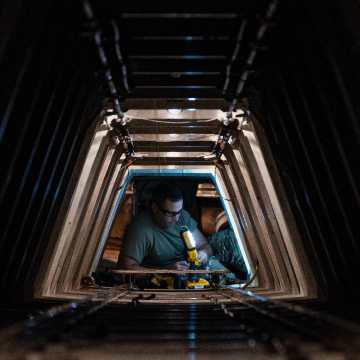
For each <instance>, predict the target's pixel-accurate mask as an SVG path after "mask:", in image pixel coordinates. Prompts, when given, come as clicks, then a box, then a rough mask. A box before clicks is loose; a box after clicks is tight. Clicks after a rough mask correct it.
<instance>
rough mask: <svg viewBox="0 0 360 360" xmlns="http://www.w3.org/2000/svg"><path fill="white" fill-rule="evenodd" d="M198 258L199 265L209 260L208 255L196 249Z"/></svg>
mask: <svg viewBox="0 0 360 360" xmlns="http://www.w3.org/2000/svg"><path fill="white" fill-rule="evenodd" d="M197 258H198V260H199V261H200V264H199V265H205V264H206V263H207V262H208V261H209V256H208V254H207V253H206V251H204V250H199V251H198V257H197Z"/></svg>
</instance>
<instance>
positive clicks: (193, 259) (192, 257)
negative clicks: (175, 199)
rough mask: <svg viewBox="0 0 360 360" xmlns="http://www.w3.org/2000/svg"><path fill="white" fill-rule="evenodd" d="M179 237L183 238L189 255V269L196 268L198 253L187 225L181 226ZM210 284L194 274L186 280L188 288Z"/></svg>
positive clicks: (197, 265)
mask: <svg viewBox="0 0 360 360" xmlns="http://www.w3.org/2000/svg"><path fill="white" fill-rule="evenodd" d="M180 235H181V238H182V239H183V241H184V243H185V246H186V248H187V253H188V255H189V258H188V261H189V262H190V270H197V269H198V267H199V263H200V261H199V260H198V258H197V257H198V253H197V251H196V247H195V240H194V238H193V236H192V234H191V232H190V230H189V228H188V227H187V226H182V230H181V231H180ZM204 286H210V283H209V282H208V281H206V280H204V279H199V278H197V277H196V274H190V275H189V280H188V282H187V287H188V288H196V287H204Z"/></svg>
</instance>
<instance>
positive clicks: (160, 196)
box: [152, 182, 183, 205]
mask: <svg viewBox="0 0 360 360" xmlns="http://www.w3.org/2000/svg"><path fill="white" fill-rule="evenodd" d="M182 198H183V196H182V194H181V191H180V189H179V188H178V187H177V186H176V185H175V184H173V183H171V182H163V183H160V184H158V185H156V186H155V188H154V190H153V195H152V200H153V201H155V202H157V203H158V204H160V205H163V204H164V202H165V201H166V200H167V199H169V200H170V201H171V202H177V201H180V200H182Z"/></svg>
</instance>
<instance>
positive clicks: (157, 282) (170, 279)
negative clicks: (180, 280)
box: [151, 274, 174, 289]
mask: <svg viewBox="0 0 360 360" xmlns="http://www.w3.org/2000/svg"><path fill="white" fill-rule="evenodd" d="M161 280H165V281H166V282H167V284H168V286H167V288H168V289H174V276H171V275H160V274H154V276H153V278H152V279H151V282H152V283H153V284H155V285H157V286H160V282H161Z"/></svg>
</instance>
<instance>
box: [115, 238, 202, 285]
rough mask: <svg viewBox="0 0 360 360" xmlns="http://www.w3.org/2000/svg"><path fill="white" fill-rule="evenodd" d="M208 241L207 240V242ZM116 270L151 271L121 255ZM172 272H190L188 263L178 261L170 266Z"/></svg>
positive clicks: (143, 275)
mask: <svg viewBox="0 0 360 360" xmlns="http://www.w3.org/2000/svg"><path fill="white" fill-rule="evenodd" d="M205 241H206V240H205ZM116 269H118V270H119V269H121V270H149V269H148V268H146V267H144V266H141V265H140V263H139V262H138V261H137V260H135V259H134V258H132V257H131V256H127V255H121V254H120V255H119V260H118V263H117V265H116ZM169 269H170V270H189V264H188V263H187V262H186V261H178V262H176V263H174V264H171V265H170V266H169ZM146 275H147V274H137V275H136V278H143V277H146Z"/></svg>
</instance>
